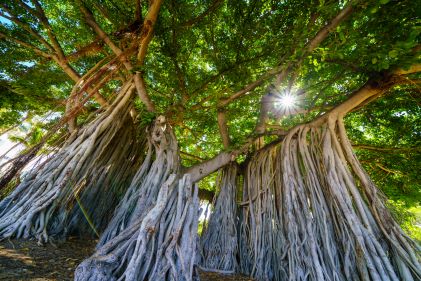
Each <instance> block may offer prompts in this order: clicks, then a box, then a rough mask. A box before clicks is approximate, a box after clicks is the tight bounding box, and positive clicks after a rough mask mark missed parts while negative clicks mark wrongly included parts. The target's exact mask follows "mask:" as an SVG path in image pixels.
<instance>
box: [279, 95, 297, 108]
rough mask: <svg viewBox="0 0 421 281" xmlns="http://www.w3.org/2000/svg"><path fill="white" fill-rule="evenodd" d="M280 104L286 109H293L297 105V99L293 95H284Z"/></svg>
mask: <svg viewBox="0 0 421 281" xmlns="http://www.w3.org/2000/svg"><path fill="white" fill-rule="evenodd" d="M279 103H280V105H282V106H284V107H292V106H294V105H295V97H293V96H291V95H283V96H281V98H280V99H279Z"/></svg>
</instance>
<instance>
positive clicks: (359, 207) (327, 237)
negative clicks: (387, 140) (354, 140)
mask: <svg viewBox="0 0 421 281" xmlns="http://www.w3.org/2000/svg"><path fill="white" fill-rule="evenodd" d="M244 177H245V179H244V187H243V196H244V198H243V201H244V203H245V204H242V206H243V208H242V211H241V214H240V216H241V226H240V235H241V239H240V248H239V252H240V255H239V259H240V268H241V271H242V272H244V273H245V274H248V275H251V276H253V277H255V278H257V279H258V280H303V279H306V278H309V279H311V280H419V279H420V278H421V266H420V263H419V259H420V251H419V248H417V246H416V244H415V243H414V242H413V241H412V240H411V239H409V238H408V237H407V236H406V235H405V234H404V233H403V231H402V230H401V229H400V227H399V226H398V225H397V223H396V222H394V220H393V218H392V217H391V215H390V213H389V212H388V210H387V209H386V207H385V205H384V200H383V198H382V196H381V195H380V191H378V189H377V187H375V185H374V184H373V183H372V182H371V181H370V179H369V177H368V175H367V174H366V173H365V172H364V171H363V169H362V167H361V165H360V164H359V162H358V160H357V158H356V157H355V155H354V154H353V153H352V148H351V145H350V142H349V140H348V139H347V137H346V134H345V129H344V127H343V123H342V120H341V119H340V118H339V119H334V120H329V122H328V123H327V124H325V125H324V126H323V127H321V128H309V127H306V126H305V125H303V126H299V127H297V128H295V129H294V130H293V131H291V132H290V133H289V134H288V136H287V137H286V138H285V139H284V142H283V143H282V145H281V146H280V147H274V148H271V149H266V150H263V151H261V152H260V153H257V154H256V155H254V157H253V159H252V160H251V161H250V162H249V164H248V166H247V169H246V172H245V176H244Z"/></svg>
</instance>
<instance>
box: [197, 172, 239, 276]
mask: <svg viewBox="0 0 421 281" xmlns="http://www.w3.org/2000/svg"><path fill="white" fill-rule="evenodd" d="M236 179H237V165H236V164H230V165H228V166H226V167H225V168H223V169H221V172H220V175H219V179H218V183H217V186H218V189H219V194H218V197H217V199H216V201H215V202H214V204H213V205H214V209H213V212H212V213H211V215H210V218H209V222H208V224H207V226H206V227H204V229H203V232H202V236H201V238H200V254H201V261H200V266H201V267H202V268H203V269H205V270H210V271H219V272H225V273H234V272H236V271H237V269H238V264H237V254H238V239H237V223H238V220H237V204H236V200H235V199H236V196H235V194H236Z"/></svg>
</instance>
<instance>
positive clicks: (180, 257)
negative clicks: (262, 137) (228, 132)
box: [75, 116, 199, 281]
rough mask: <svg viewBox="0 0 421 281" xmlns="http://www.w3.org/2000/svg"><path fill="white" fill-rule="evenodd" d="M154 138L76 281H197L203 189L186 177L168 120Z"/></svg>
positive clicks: (157, 126) (161, 120) (152, 134)
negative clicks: (181, 167) (194, 279)
mask: <svg viewBox="0 0 421 281" xmlns="http://www.w3.org/2000/svg"><path fill="white" fill-rule="evenodd" d="M148 139H149V152H148V156H147V157H146V159H145V161H144V163H143V165H142V167H141V168H140V169H139V171H138V173H137V174H136V176H135V177H134V179H133V181H132V183H131V185H130V188H129V189H128V191H127V193H126V195H125V197H124V199H123V200H122V202H121V203H120V204H119V206H118V208H117V209H116V212H115V214H114V217H113V219H112V221H111V223H110V224H109V226H108V227H107V230H106V231H105V232H104V234H103V235H102V237H101V239H100V242H99V244H98V246H97V251H96V253H95V254H94V255H93V256H92V257H91V258H89V259H87V260H85V261H84V262H83V263H82V264H80V265H79V266H78V268H77V269H76V274H75V280H78V281H82V280H104V281H105V280H122V279H124V280H180V281H183V280H192V278H193V263H194V260H195V250H196V241H197V225H198V218H199V199H198V188H197V186H195V187H194V188H192V184H191V180H190V176H189V175H184V176H183V177H181V178H180V169H179V167H180V164H179V158H178V147H177V142H176V140H175V136H174V134H173V132H172V129H171V128H170V127H169V126H168V125H167V124H166V122H165V119H164V118H163V117H162V116H161V117H158V118H157V120H156V121H155V124H154V126H153V127H152V128H150V130H149V135H148ZM152 154H155V160H154V161H153V162H152V161H151V160H152V158H153V157H152ZM151 162H152V163H151Z"/></svg>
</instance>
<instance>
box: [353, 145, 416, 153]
mask: <svg viewBox="0 0 421 281" xmlns="http://www.w3.org/2000/svg"><path fill="white" fill-rule="evenodd" d="M352 147H353V148H356V149H363V150H372V151H377V152H387V153H408V152H418V151H421V147H420V146H416V147H379V146H372V145H364V144H355V145H352Z"/></svg>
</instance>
